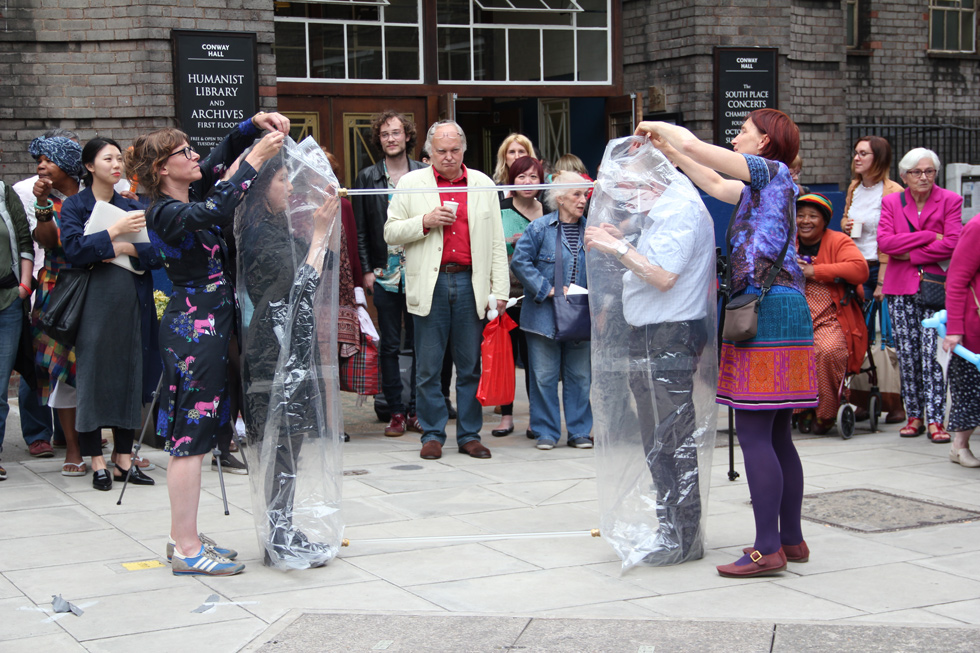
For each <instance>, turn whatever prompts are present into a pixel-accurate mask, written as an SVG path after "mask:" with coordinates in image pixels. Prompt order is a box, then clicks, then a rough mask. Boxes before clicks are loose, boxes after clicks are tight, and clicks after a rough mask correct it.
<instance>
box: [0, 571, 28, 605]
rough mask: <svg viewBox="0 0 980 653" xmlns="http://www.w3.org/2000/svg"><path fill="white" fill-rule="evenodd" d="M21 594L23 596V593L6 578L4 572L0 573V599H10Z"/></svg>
mask: <svg viewBox="0 0 980 653" xmlns="http://www.w3.org/2000/svg"><path fill="white" fill-rule="evenodd" d="M8 573H9V572H8ZM22 596H24V593H23V592H21V591H20V590H19V589H18V588H17V586H16V585H14V584H13V583H11V582H10V581H9V580H8V579H7V578H6V574H0V599H12V598H15V597H22Z"/></svg>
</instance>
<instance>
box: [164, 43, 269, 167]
mask: <svg viewBox="0 0 980 653" xmlns="http://www.w3.org/2000/svg"><path fill="white" fill-rule="evenodd" d="M171 38H172V39H173V48H174V87H175V88H174V91H175V94H176V108H177V120H178V122H179V124H180V128H181V129H183V130H184V131H185V132H186V133H187V136H188V137H189V138H190V141H191V142H190V144H191V146H192V147H193V148H194V149H195V150H197V151H198V152H199V153H200V154H201V156H205V155H206V154H207V153H208V152H210V151H211V149H212V148H214V147H215V146H216V145H217V144H218V143H220V142H221V140H222V139H223V138H224V137H225V136H226V135H227V134H228V132H230V131H231V130H232V129H233V128H234V127H235V125H237V124H238V123H240V122H241V121H243V120H245V119H246V118H251V117H252V116H254V115H255V114H256V113H257V112H258V110H259V85H258V59H257V56H256V52H255V50H256V47H255V34H254V33H248V32H207V31H203V30H173V31H172V32H171Z"/></svg>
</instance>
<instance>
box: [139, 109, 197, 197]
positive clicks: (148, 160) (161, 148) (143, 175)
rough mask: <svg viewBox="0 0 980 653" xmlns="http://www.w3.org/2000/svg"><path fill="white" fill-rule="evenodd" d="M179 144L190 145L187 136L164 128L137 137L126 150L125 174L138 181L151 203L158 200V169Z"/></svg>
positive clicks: (159, 179) (176, 130)
mask: <svg viewBox="0 0 980 653" xmlns="http://www.w3.org/2000/svg"><path fill="white" fill-rule="evenodd" d="M181 143H190V139H189V138H188V137H187V134H185V133H184V132H182V131H180V130H179V129H174V128H173V127H164V128H163V129H158V130H157V131H155V132H153V133H150V134H145V135H143V136H138V137H137V138H136V140H135V141H133V146H132V147H131V148H129V149H128V150H126V153H125V155H124V157H123V160H124V161H125V164H126V174H128V175H129V176H130V178H132V179H136V180H137V181H139V185H140V187H141V188H142V189H143V190H144V191H146V194H147V195H149V196H150V200H151V201H152V202H156V201H157V200H158V199H160V196H161V195H162V193H161V192H160V185H161V183H162V181H163V180H162V179H161V178H160V168H161V167H163V164H164V162H166V160H167V159H168V158H170V152H171V151H172V150H173V149H174V148H175V147H177V146H178V145H180V144H181Z"/></svg>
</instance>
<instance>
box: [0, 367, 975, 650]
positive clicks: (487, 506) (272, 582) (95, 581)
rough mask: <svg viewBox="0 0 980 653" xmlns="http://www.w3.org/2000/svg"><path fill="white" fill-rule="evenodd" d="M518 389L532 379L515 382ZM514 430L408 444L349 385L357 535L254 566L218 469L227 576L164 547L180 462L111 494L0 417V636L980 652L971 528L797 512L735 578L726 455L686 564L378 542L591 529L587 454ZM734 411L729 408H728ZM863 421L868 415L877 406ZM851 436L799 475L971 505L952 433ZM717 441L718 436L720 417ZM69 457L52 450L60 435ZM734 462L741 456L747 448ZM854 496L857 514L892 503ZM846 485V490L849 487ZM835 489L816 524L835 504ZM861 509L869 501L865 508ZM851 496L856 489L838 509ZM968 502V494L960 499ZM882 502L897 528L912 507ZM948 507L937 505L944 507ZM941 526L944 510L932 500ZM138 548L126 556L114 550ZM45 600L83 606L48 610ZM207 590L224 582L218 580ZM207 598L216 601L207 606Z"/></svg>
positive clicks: (278, 644) (204, 520) (583, 540)
mask: <svg viewBox="0 0 980 653" xmlns="http://www.w3.org/2000/svg"><path fill="white" fill-rule="evenodd" d="M517 386H518V389H519V391H521V392H522V391H523V383H520V382H519V383H518V384H517ZM516 412H517V414H516V422H517V428H516V430H515V433H514V434H513V435H511V436H509V437H504V438H493V437H489V431H490V429H491V428H494V427H495V426H496V424H497V419H498V417H497V416H495V415H494V414H493V413H492V411H491V410H489V409H488V410H487V411H486V412H485V415H484V424H485V427H484V431H485V432H486V433H487V435H488V437H486V438H484V442H485V443H486V444H487V445H488V446H489V447H490V448H491V450H492V451H493V458H492V459H490V460H476V459H472V458H469V457H468V456H461V455H458V454H456V453H455V451H454V450H453V449H452V448H451V447H450V448H447V451H448V452H449V453H447V455H445V456H444V457H443V458H442V459H440V460H438V461H423V460H421V459H420V458H419V457H418V451H419V447H420V445H419V441H418V436H417V434H409V435H406V436H404V437H401V438H386V437H384V436H383V427H384V425H383V424H382V423H381V422H378V421H377V420H376V419H375V417H374V414H373V410H372V409H371V407H370V403H369V404H367V405H362V406H358V405H357V402H356V400H355V398H354V397H352V396H350V395H345V397H344V415H345V418H346V420H347V431H348V432H350V433H351V436H352V438H351V442H350V443H348V444H346V445H344V446H345V450H344V451H345V460H344V468H345V470H348V471H355V470H356V471H358V472H363V473H358V474H355V475H349V476H345V478H344V513H345V519H346V523H347V528H346V531H345V536H346V537H347V538H349V539H350V546H349V547H348V548H345V549H343V550H342V551H341V554H340V556H339V557H338V558H337V559H336V560H334V561H332V562H331V563H330V564H329V565H328V566H326V567H324V568H321V569H314V570H309V571H304V572H289V573H282V572H277V571H273V570H270V569H268V568H265V567H263V566H262V564H261V560H260V557H259V550H258V544H257V541H256V537H255V531H254V524H253V520H252V516H251V508H250V499H249V495H248V478H247V477H243V476H232V475H226V477H225V483H226V486H227V489H228V498H229V503H230V513H231V514H230V515H229V516H224V515H223V514H222V509H221V500H220V491H219V488H218V479H217V474H215V473H214V472H212V471H210V468H209V467H210V461H208V465H206V466H205V469H204V472H203V474H204V494H203V497H202V501H201V528H202V530H204V531H205V532H207V533H208V534H209V535H211V536H212V537H215V538H216V539H218V540H219V541H221V542H225V543H228V545H230V546H234V547H235V548H237V549H238V550H239V551H240V552H241V555H240V559H241V560H242V561H243V562H245V563H246V565H247V569H246V571H245V573H244V574H241V575H239V576H235V577H230V578H213V579H212V578H200V577H194V578H188V577H175V576H173V575H172V574H171V573H170V569H169V566H168V565H166V561H165V557H164V547H165V543H166V538H167V534H168V529H169V514H168V504H167V493H166V479H165V473H164V469H163V468H165V467H166V465H167V461H168V457H167V455H166V454H164V453H163V452H161V451H156V450H149V451H146V450H144V451H145V452H146V453H147V457H148V458H150V460H152V461H153V462H155V463H156V464H157V465H158V466H160V467H161V469H160V470H157V471H154V472H150V475H152V476H153V477H154V478H155V479H156V481H157V485H156V486H155V487H132V488H129V490H127V494H126V499H125V501H124V503H123V505H122V506H117V505H116V499H117V497H118V493H117V492H109V493H102V492H97V491H95V490H93V489H92V487H91V476H90V475H89V476H86V477H84V478H66V477H63V476H61V475H60V473H59V472H60V466H61V465H60V462H61V460H60V458H58V457H56V458H53V459H46V460H37V459H32V458H31V457H30V456H29V455H28V454H27V451H26V446H25V445H24V442H23V439H22V438H21V436H20V432H19V421H18V418H17V410H16V401H13V402H12V410H11V416H10V418H9V419H8V424H7V427H8V428H7V434H6V440H5V450H4V453H3V465H4V466H5V467H6V469H7V472H8V479H7V480H6V481H3V482H2V483H0V515H2V519H3V525H4V527H3V529H2V530H0V650H2V651H4V653H9V652H15V651H30V653H43V652H46V651H57V652H61V651H107V652H108V651H132V650H134V649H138V650H139V651H140V653H154V652H156V651H161V652H162V651H168V652H169V651H172V650H175V649H178V648H186V647H188V646H193V650H195V651H208V652H210V651H214V652H216V653H223V652H226V651H228V652H231V651H241V650H247V651H316V650H337V651H375V650H386V651H422V650H424V651H629V652H635V653H663V652H665V651H716V650H717V651H721V650H725V651H730V650H737V651H780V652H782V651H787V652H789V651H835V652H849V651H967V650H969V651H975V650H978V649H980V645H978V644H977V641H978V639H980V630H978V628H977V624H980V554H978V550H980V523H977V522H973V521H969V520H967V521H960V522H957V523H940V524H935V525H926V526H918V527H916V528H908V529H904V530H893V529H884V530H881V529H878V530H873V531H872V532H862V531H861V530H854V529H848V528H841V527H837V526H834V525H831V524H829V523H817V522H805V523H804V534H805V536H806V539H807V542H808V544H809V545H810V548H811V551H812V557H811V558H810V562H808V563H806V564H792V565H790V567H789V569H788V570H787V571H786V572H784V573H783V574H781V575H778V576H773V577H768V578H759V579H751V580H744V581H739V580H731V579H725V578H721V577H720V576H718V575H717V573H716V572H715V570H714V566H715V565H718V564H724V563H727V562H730V561H732V560H733V559H734V558H735V557H736V556H737V555H738V554H739V553H740V550H741V548H742V547H743V546H746V545H748V544H750V543H751V541H752V537H753V532H754V528H753V523H752V513H751V506H750V505H749V502H748V489H747V486H746V483H745V479H744V473H743V476H742V477H741V478H739V479H737V480H736V481H734V482H732V481H729V480H728V478H727V474H726V472H727V468H728V464H727V455H725V454H726V451H725V449H724V448H718V449H716V450H715V456H714V464H713V466H712V469H711V491H710V497H709V501H708V515H709V516H708V525H707V545H708V547H707V551H706V553H705V557H704V558H703V559H702V560H698V561H695V562H691V563H687V564H684V565H680V566H675V567H660V568H635V569H632V570H630V571H628V572H626V573H621V570H620V562H619V560H618V558H617V557H616V556H615V554H614V553H613V551H612V549H611V548H610V547H609V545H608V544H607V543H605V542H604V541H603V540H602V539H601V538H592V537H589V536H588V535H587V534H583V535H582V536H581V537H571V538H569V537H561V538H559V537H554V538H545V539H508V540H497V541H465V540H462V541H461V540H458V539H457V540H453V539H446V540H443V541H438V542H426V543H419V542H410V541H401V542H399V541H395V542H386V543H371V542H367V541H366V540H370V539H373V538H412V537H432V536H443V537H446V538H450V537H452V536H464V535H480V534H490V533H532V532H533V533H539V532H558V531H583V532H585V531H588V530H589V529H592V528H596V527H597V526H598V514H597V511H598V508H597V500H596V486H595V470H594V459H593V452H592V451H590V450H580V449H572V448H569V447H564V446H561V447H556V448H555V449H553V450H551V451H539V450H537V449H535V448H534V446H533V444H534V443H533V442H531V441H530V440H527V439H525V438H524V437H523V432H524V429H525V428H526V426H527V404H526V402H522V401H521V399H520V398H519V399H518V401H517V405H516ZM726 425H727V421H726V420H725V419H724V414H722V415H721V416H720V419H719V427H720V428H725V427H726ZM864 425H866V423H865V424H864ZM858 426H859V430H858V432H857V433H856V434H855V436H854V437H853V438H852V439H850V440H846V441H845V440H842V439H840V438H839V437H833V436H831V437H813V436H800V437H799V438H798V440H797V445H798V448H799V450H800V454H801V457H802V459H803V464H804V469H805V473H806V493H807V494H808V495H813V496H817V497H819V496H820V495H821V494H824V493H828V492H839V491H844V490H854V489H863V490H874V491H877V493H878V494H881V495H882V496H898V497H905V498H909V499H916V500H919V501H922V502H925V504H921V505H925V506H926V508H925V509H926V510H927V511H928V510H930V508H929V506H930V505H933V506H939V507H938V508H937V509H936V511H935V512H936V513H937V515H939V516H940V517H942V516H943V515H946V514H948V513H949V514H952V513H951V512H950V511H949V510H948V509H950V508H952V509H958V510H961V511H968V512H977V511H980V470H977V469H966V468H963V467H960V466H959V465H955V464H951V463H950V462H949V460H948V457H947V453H948V447H947V446H936V445H934V444H932V443H930V442H929V441H928V440H927V439H925V438H924V437H920V438H912V439H906V438H900V437H898V425H893V426H886V427H884V430H883V432H880V433H876V434H871V433H868V432H867V431H864V430H861V429H860V427H861V426H863V425H861V424H859V425H858ZM718 437H719V445H721V444H723V443H724V441H725V439H726V434H725V433H723V432H720V433H719V436H718ZM58 454H59V456H60V455H61V451H60V450H59V451H58ZM736 468H737V469H738V470H739V471H742V464H741V456H740V454H739V452H738V451H737V450H736ZM869 496H870V495H862V496H861V497H860V501H858V502H854V501H851V502H850V503H849V504H848V505H847V507H846V510H845V512H846V513H847V514H845V515H843V517H847V518H848V519H849V521H848V522H847V523H851V524H853V523H854V517H855V513H856V512H859V511H860V510H867V511H870V512H873V511H875V510H896V509H899V508H896V507H895V506H901V505H903V504H901V503H895V502H887V501H886V502H884V503H881V504H878V503H875V501H874V497H873V496H871V498H870V499H869ZM842 503H843V502H842ZM826 504H827V502H826V501H824V502H823V504H822V507H821V510H822V512H821V513H820V519H821V520H822V522H828V521H830V522H832V521H833V520H832V519H827V515H828V514H830V515H831V516H833V510H830V511H829V512H828V507H827V505H826ZM863 506H867V508H864V507H863ZM842 510H844V508H842ZM955 514H956V515H960V516H962V515H961V513H959V512H956V513H955ZM890 517H893V518H892V519H888V520H871V521H875V523H886V524H898V525H901V524H900V523H899V522H901V521H902V520H901V519H897V518H894V517H895V516H894V515H890ZM937 519H938V518H937ZM940 521H941V519H940ZM139 561H143V562H145V564H144V565H142V566H141V567H142V568H135V569H131V568H128V567H126V566H124V563H132V562H139ZM52 595H61V596H62V597H63V598H65V599H66V600H68V601H71V602H72V603H74V604H75V605H77V606H79V607H81V608H82V609H83V610H84V614H83V615H82V616H75V615H72V614H54V613H53V612H52V604H51V600H52ZM212 595H217V597H218V600H216V601H215V600H213V599H210V597H212ZM202 606H204V608H205V609H203V610H202V611H197V612H195V610H196V609H198V608H201V607H202Z"/></svg>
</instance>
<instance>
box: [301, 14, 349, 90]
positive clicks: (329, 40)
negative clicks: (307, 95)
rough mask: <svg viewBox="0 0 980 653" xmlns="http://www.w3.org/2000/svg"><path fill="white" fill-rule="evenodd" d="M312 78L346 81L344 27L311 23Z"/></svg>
mask: <svg viewBox="0 0 980 653" xmlns="http://www.w3.org/2000/svg"><path fill="white" fill-rule="evenodd" d="M309 30H310V77H322V78H325V79H346V77H347V75H346V73H345V70H344V26H343V25H324V24H322V23H310V24H309Z"/></svg>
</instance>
